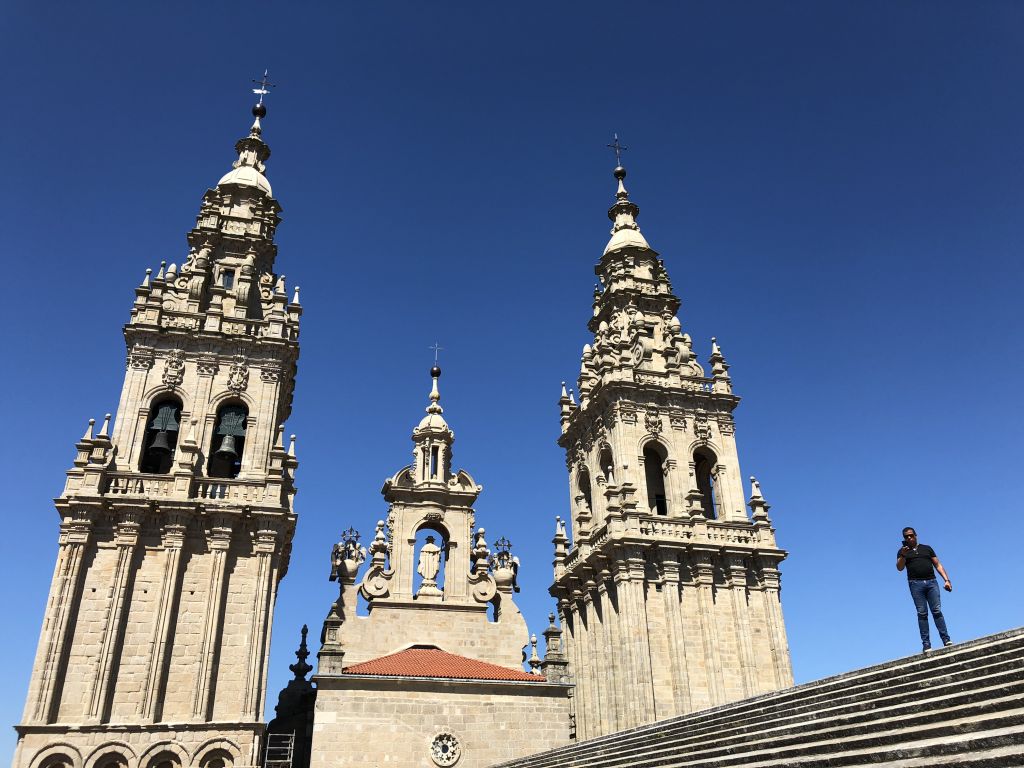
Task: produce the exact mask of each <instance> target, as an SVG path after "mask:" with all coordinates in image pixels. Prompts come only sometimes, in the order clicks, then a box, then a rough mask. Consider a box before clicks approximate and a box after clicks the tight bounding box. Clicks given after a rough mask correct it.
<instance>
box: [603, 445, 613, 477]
mask: <svg viewBox="0 0 1024 768" xmlns="http://www.w3.org/2000/svg"><path fill="white" fill-rule="evenodd" d="M600 464H601V474H602V475H604V481H605V483H606V484H607V485H615V462H614V461H613V460H612V449H611V446H608V445H605V446H602V448H601V461H600Z"/></svg>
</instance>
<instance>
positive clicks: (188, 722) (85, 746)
mask: <svg viewBox="0 0 1024 768" xmlns="http://www.w3.org/2000/svg"><path fill="white" fill-rule="evenodd" d="M256 92H257V93H260V94H261V96H260V103H259V104H257V105H256V106H255V107H253V114H254V116H255V118H256V119H255V121H254V122H253V124H252V128H251V129H250V131H249V133H248V135H246V136H245V137H243V138H242V139H240V140H239V141H238V143H237V144H236V145H235V150H236V152H237V153H238V159H237V161H236V162H235V163H234V166H233V169H232V170H231V171H230V172H228V173H227V174H226V175H225V176H224V177H223V178H222V179H221V180H220V181H219V182H218V183H217V186H216V187H215V188H214V189H210V190H208V191H207V192H206V194H205V195H204V196H203V201H202V205H201V207H200V210H199V216H198V217H197V219H196V225H195V227H193V229H192V230H191V231H190V232H189V233H188V246H189V249H188V255H187V257H186V259H185V260H184V262H183V263H182V264H181V266H180V267H179V266H177V265H175V264H171V265H170V266H166V265H165V264H163V263H162V264H161V265H160V269H159V271H158V273H157V274H156V275H155V276H152V275H151V270H146V278H145V280H144V281H143V283H142V285H140V286H139V287H138V288H137V289H136V290H135V302H134V304H133V305H132V309H131V316H130V319H129V321H128V323H127V325H126V326H125V328H124V336H125V341H126V343H127V347H128V357H127V371H126V373H125V378H124V386H123V388H122V391H121V398H120V402H119V404H118V407H117V414H116V417H115V418H114V419H113V421H111V418H110V415H109V414H108V416H107V418H106V419H105V420H104V421H103V425H102V426H101V427H100V428H99V430H98V431H96V430H95V429H94V423H93V421H92V420H90V422H89V428H88V430H87V431H86V433H85V435H84V436H83V437H82V439H81V440H80V441H79V442H78V443H77V444H76V449H77V455H76V456H75V460H74V465H73V467H72V468H71V469H70V470H69V471H68V473H67V481H66V484H65V487H64V492H63V493H62V494H61V495H60V497H59V498H58V499H56V506H57V512H58V514H59V515H60V529H59V531H60V533H59V539H58V551H57V563H56V568H55V569H54V574H53V581H52V584H51V587H50V594H49V598H48V601H47V605H46V611H45V617H44V621H43V628H42V633H41V636H40V640H39V648H38V652H37V654H36V660H35V665H34V667H33V670H32V676H31V682H30V684H29V691H28V699H27V702H26V705H25V713H24V717H23V719H22V722H21V724H20V725H18V726H17V731H18V748H17V752H16V754H15V759H14V765H15V768H30V767H31V768H183V767H184V766H197V767H202V768H231V767H237V766H249V765H255V764H256V763H258V761H259V746H260V742H261V737H262V733H263V729H264V725H263V709H264V696H265V689H266V666H267V658H268V653H269V647H270V627H271V620H272V616H273V608H274V601H275V597H276V594H277V585H278V582H279V581H280V580H281V578H282V577H283V576H284V574H285V571H286V570H287V567H288V557H289V551H290V546H291V540H292V534H293V531H294V528H295V514H294V512H293V509H292V500H293V497H294V495H295V486H294V484H293V477H294V471H295V468H296V466H297V462H296V460H295V455H294V442H293V443H292V445H291V447H290V448H288V449H286V448H285V447H284V442H283V429H284V427H283V423H284V421H285V420H286V419H287V418H288V415H289V412H290V410H291V400H292V391H293V389H294V384H295V371H296V360H297V358H298V354H299V347H298V336H299V317H300V315H301V309H300V307H299V300H298V289H297V288H296V289H295V294H294V296H293V297H292V299H291V300H290V301H289V299H288V297H287V295H286V293H285V282H284V275H278V274H276V273H275V272H274V261H275V257H276V255H277V247H276V246H275V244H274V232H275V230H276V228H277V225H278V223H279V221H280V217H279V213H280V211H281V207H280V205H279V204H278V202H277V201H276V200H275V199H274V197H273V194H272V191H271V187H270V184H269V182H268V181H267V178H266V176H265V175H264V170H265V167H264V164H265V162H266V161H267V158H269V157H270V149H269V147H268V146H267V145H266V144H265V143H264V141H263V138H262V128H261V124H260V120H261V118H263V117H264V116H265V115H266V107H265V106H264V105H263V103H262V93H265V85H264V86H263V90H262V92H261V90H257V91H256Z"/></svg>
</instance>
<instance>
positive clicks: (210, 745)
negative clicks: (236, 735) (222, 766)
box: [192, 739, 242, 768]
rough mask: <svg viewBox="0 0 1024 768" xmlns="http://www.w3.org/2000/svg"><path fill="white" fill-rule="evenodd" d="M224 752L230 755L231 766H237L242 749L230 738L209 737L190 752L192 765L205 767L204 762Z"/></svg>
mask: <svg viewBox="0 0 1024 768" xmlns="http://www.w3.org/2000/svg"><path fill="white" fill-rule="evenodd" d="M221 753H226V754H227V755H228V757H230V759H231V762H230V765H231V766H237V765H239V763H240V762H241V760H242V750H240V749H239V748H238V745H237V744H235V742H233V741H231V740H230V739H210V740H209V741H205V742H203V743H202V744H200V745H199V746H198V747H197V748H196V749H195V751H194V752H193V753H192V765H194V766H198V768H206V762H207V761H208V760H210V759H212V758H213V757H214V756H215V755H218V754H221Z"/></svg>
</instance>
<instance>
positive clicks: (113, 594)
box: [88, 509, 141, 722]
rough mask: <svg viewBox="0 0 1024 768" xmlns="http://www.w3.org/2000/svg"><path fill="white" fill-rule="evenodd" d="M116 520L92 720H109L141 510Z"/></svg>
mask: <svg viewBox="0 0 1024 768" xmlns="http://www.w3.org/2000/svg"><path fill="white" fill-rule="evenodd" d="M119 518H120V519H119V520H118V521H117V524H116V527H117V534H116V537H115V543H116V545H117V564H116V565H115V567H114V579H113V583H112V585H111V589H110V600H109V601H108V602H107V616H106V621H105V622H104V625H103V629H102V631H101V632H102V633H101V635H100V649H99V655H98V656H97V658H96V671H95V674H94V676H93V682H92V696H91V699H90V702H89V708H88V719H89V720H90V721H92V722H106V721H107V719H108V717H109V711H110V703H111V702H110V699H111V696H112V694H113V690H114V681H115V680H116V678H117V667H118V662H119V660H120V656H121V646H122V644H123V642H124V625H125V620H126V618H127V617H126V616H125V608H126V606H127V605H128V603H129V602H130V601H131V593H132V585H133V583H134V581H135V565H136V564H135V552H136V547H137V545H138V542H139V529H140V527H141V526H140V524H139V518H140V513H139V511H138V510H134V509H127V510H122V511H120V513H119Z"/></svg>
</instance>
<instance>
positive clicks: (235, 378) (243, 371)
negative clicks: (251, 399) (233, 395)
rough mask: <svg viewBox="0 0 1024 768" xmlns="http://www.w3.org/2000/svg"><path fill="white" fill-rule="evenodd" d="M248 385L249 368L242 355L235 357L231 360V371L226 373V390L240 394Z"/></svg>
mask: <svg viewBox="0 0 1024 768" xmlns="http://www.w3.org/2000/svg"><path fill="white" fill-rule="evenodd" d="M248 384H249V366H248V365H247V364H246V362H245V357H244V356H243V355H235V356H234V357H233V358H232V359H231V370H230V371H228V389H230V390H231V391H232V392H241V391H242V390H244V389H245V388H246V387H247V386H248Z"/></svg>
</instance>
